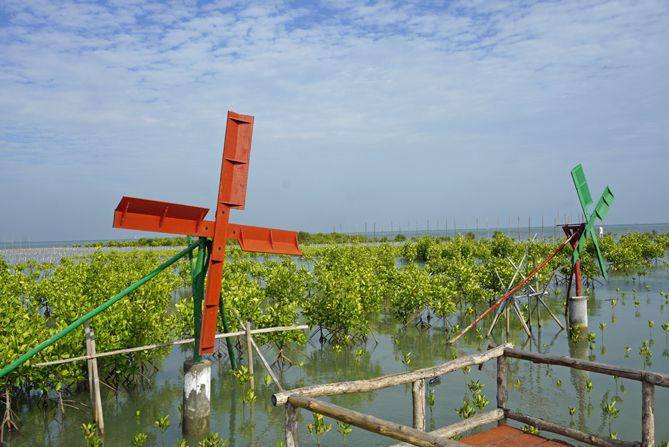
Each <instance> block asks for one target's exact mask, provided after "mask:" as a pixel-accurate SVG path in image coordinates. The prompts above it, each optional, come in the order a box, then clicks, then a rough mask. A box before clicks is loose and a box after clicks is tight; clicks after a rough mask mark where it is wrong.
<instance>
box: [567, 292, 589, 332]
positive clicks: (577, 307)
mask: <svg viewBox="0 0 669 447" xmlns="http://www.w3.org/2000/svg"><path fill="white" fill-rule="evenodd" d="M567 301H568V305H569V326H575V327H585V328H587V327H588V297H587V296H572V297H569V299H568V300H567Z"/></svg>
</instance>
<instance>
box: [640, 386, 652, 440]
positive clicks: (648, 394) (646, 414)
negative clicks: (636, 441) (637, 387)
mask: <svg viewBox="0 0 669 447" xmlns="http://www.w3.org/2000/svg"><path fill="white" fill-rule="evenodd" d="M641 405H642V407H641V446H642V447H654V446H655V415H654V413H655V410H654V405H655V386H654V385H653V384H651V383H649V382H646V381H645V380H642V381H641Z"/></svg>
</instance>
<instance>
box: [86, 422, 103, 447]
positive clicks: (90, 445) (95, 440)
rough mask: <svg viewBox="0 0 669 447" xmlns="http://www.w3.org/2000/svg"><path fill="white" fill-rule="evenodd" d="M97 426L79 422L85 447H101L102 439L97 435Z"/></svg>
mask: <svg viewBox="0 0 669 447" xmlns="http://www.w3.org/2000/svg"><path fill="white" fill-rule="evenodd" d="M97 430H98V428H97V426H96V425H95V424H93V423H90V422H88V423H85V424H81V431H82V432H84V441H85V442H86V447H101V446H102V440H101V439H100V438H99V437H98V435H97Z"/></svg>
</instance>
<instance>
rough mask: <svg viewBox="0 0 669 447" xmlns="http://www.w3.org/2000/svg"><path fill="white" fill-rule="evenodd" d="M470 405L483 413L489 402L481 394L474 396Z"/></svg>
mask: <svg viewBox="0 0 669 447" xmlns="http://www.w3.org/2000/svg"><path fill="white" fill-rule="evenodd" d="M472 403H473V404H474V406H475V407H476V408H478V409H479V410H481V411H483V409H484V408H485V407H486V405H488V404H489V403H490V402H489V401H488V399H486V397H485V396H484V395H483V394H478V393H477V394H475V395H474V399H473V400H472Z"/></svg>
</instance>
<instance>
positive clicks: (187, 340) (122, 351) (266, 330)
mask: <svg viewBox="0 0 669 447" xmlns="http://www.w3.org/2000/svg"><path fill="white" fill-rule="evenodd" d="M304 329H309V326H307V325H306V324H302V325H298V326H277V327H271V328H262V329H253V330H252V331H251V335H255V334H267V333H270V332H281V331H299V330H304ZM245 334H246V331H245V330H244V331H237V332H227V333H222V334H216V338H217V339H219V338H230V337H239V336H242V335H245ZM194 341H195V339H194V338H193V337H191V338H185V339H183V340H177V341H169V342H166V343H155V344H152V345H145V346H137V347H135V348H126V349H117V350H115V351H107V352H98V353H96V354H95V355H94V356H90V355H82V356H79V357H72V358H69V359H60V360H52V361H50V362H42V363H35V364H34V365H32V366H51V365H61V364H63V363H70V362H78V361H82V360H90V359H93V358H100V357H109V356H112V355H118V354H128V353H131V352H137V351H148V350H151V349H158V348H164V347H167V346H177V345H185V344H188V343H193V342H194Z"/></svg>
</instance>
